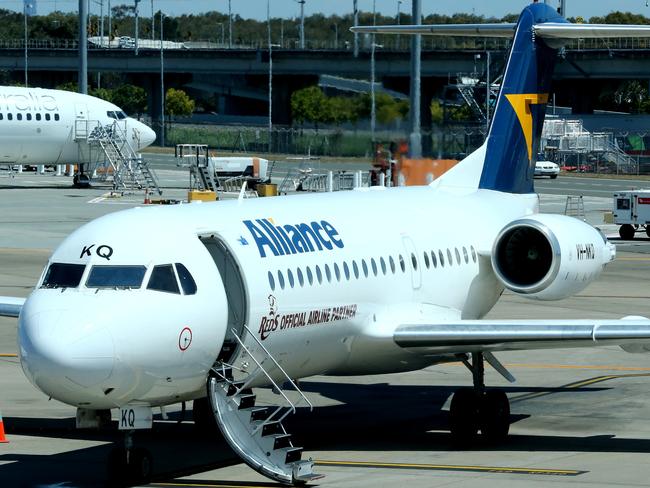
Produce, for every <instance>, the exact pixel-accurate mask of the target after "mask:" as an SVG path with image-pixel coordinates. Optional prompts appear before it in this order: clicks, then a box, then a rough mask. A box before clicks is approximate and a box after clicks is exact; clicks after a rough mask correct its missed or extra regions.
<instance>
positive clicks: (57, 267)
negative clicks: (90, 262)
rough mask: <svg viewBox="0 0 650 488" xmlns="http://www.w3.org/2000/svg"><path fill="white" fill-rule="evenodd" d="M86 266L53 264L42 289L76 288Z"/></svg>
mask: <svg viewBox="0 0 650 488" xmlns="http://www.w3.org/2000/svg"><path fill="white" fill-rule="evenodd" d="M84 269H86V266H85V265H83V264H66V263H52V264H51V265H50V267H49V269H48V270H47V273H46V274H45V279H44V280H43V285H41V286H42V288H76V287H77V286H79V283H80V282H81V276H82V275H83V274H84Z"/></svg>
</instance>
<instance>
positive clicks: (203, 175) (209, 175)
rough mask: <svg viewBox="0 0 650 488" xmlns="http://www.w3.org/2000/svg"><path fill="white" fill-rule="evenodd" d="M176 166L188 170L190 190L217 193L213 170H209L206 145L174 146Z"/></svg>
mask: <svg viewBox="0 0 650 488" xmlns="http://www.w3.org/2000/svg"><path fill="white" fill-rule="evenodd" d="M175 157H176V166H178V167H182V168H188V170H189V172H190V188H191V189H193V190H202V191H206V190H207V191H213V192H215V193H216V191H217V186H218V185H217V183H216V181H215V179H214V170H212V169H211V168H210V158H209V153H208V146H207V144H176V149H175Z"/></svg>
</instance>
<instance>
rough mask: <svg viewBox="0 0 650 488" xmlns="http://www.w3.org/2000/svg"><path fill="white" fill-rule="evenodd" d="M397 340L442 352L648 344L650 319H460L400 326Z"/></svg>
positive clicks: (396, 333)
mask: <svg viewBox="0 0 650 488" xmlns="http://www.w3.org/2000/svg"><path fill="white" fill-rule="evenodd" d="M393 339H394V341H395V343H396V344H397V345H398V346H400V347H404V348H419V349H423V350H426V351H429V352H434V351H435V352H441V353H442V352H445V353H447V352H468V351H500V350H519V349H548V348H560V347H587V346H602V345H607V344H614V345H621V344H631V343H649V342H650V320H648V319H641V318H635V319H622V320H521V321H517V320H502V321H497V320H461V321H459V322H456V323H445V324H413V325H401V326H399V327H398V328H397V329H396V330H395V333H394V334H393Z"/></svg>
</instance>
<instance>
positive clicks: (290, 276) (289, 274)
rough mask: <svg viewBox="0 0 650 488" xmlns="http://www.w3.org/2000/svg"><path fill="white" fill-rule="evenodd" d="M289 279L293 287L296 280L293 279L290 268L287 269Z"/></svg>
mask: <svg viewBox="0 0 650 488" xmlns="http://www.w3.org/2000/svg"><path fill="white" fill-rule="evenodd" d="M287 279H288V280H289V286H290V287H291V288H293V285H294V284H295V282H294V281H293V273H292V272H291V270H290V269H288V270H287Z"/></svg>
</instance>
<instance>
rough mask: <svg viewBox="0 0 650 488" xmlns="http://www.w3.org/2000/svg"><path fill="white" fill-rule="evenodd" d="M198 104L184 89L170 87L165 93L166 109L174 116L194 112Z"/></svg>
mask: <svg viewBox="0 0 650 488" xmlns="http://www.w3.org/2000/svg"><path fill="white" fill-rule="evenodd" d="M195 106H196V104H195V103H194V100H192V99H191V98H190V97H189V96H188V95H187V93H185V92H184V91H183V90H176V89H175V88H170V89H169V90H167V93H166V94H165V111H166V112H167V114H168V115H170V116H172V115H174V116H188V115H192V112H194V107H195Z"/></svg>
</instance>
